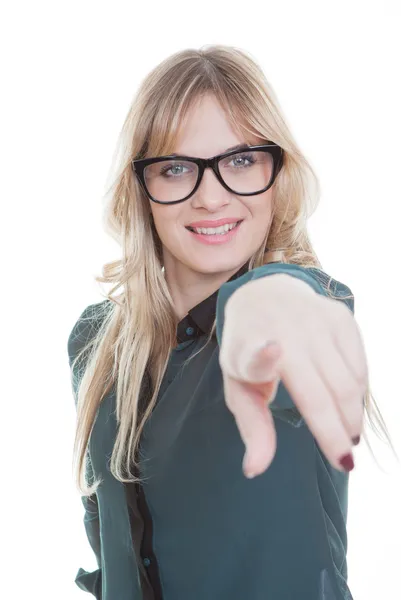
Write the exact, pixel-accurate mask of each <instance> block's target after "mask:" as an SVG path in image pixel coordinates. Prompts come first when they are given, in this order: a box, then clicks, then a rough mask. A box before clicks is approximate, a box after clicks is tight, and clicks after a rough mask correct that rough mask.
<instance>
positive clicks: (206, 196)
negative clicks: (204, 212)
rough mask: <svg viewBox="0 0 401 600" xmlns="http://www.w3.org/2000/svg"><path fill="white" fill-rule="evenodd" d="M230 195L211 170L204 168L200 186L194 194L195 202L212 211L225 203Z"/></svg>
mask: <svg viewBox="0 0 401 600" xmlns="http://www.w3.org/2000/svg"><path fill="white" fill-rule="evenodd" d="M230 196H231V194H230V192H229V191H228V190H226V189H225V188H224V187H223V186H222V185H221V183H220V181H219V180H218V179H217V177H216V174H215V173H214V172H213V170H212V169H209V168H208V169H205V171H204V173H203V177H202V181H201V182H200V186H199V187H198V189H197V190H196V193H195V194H194V199H195V202H196V203H199V204H201V205H202V206H204V207H205V208H207V209H208V210H211V211H212V210H213V209H214V208H219V207H220V206H222V205H224V204H227V203H228V202H229V200H230ZM195 197H196V198H195Z"/></svg>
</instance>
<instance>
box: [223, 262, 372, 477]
mask: <svg viewBox="0 0 401 600" xmlns="http://www.w3.org/2000/svg"><path fill="white" fill-rule="evenodd" d="M267 342H272V343H273V344H272V345H271V346H266V344H267ZM219 362H220V366H221V369H222V373H223V381H224V395H225V401H226V403H227V406H228V408H229V410H230V411H231V412H232V413H233V415H234V417H235V420H236V423H237V426H238V429H239V432H240V435H241V437H242V440H243V442H244V444H245V449H246V452H245V457H244V470H245V472H248V473H249V475H248V476H254V475H256V474H260V473H262V472H263V471H265V470H266V469H267V468H268V466H269V465H270V463H271V461H272V460H273V458H274V455H275V452H276V442H277V439H276V430H275V426H274V420H273V416H272V413H271V411H270V409H269V404H270V403H271V402H272V401H273V400H274V398H275V396H276V393H277V388H278V385H279V382H280V379H281V380H282V381H283V383H284V385H285V387H286V388H287V390H288V392H289V394H290V395H291V397H292V399H293V401H294V404H295V405H296V406H297V408H298V410H299V412H300V413H301V415H302V417H303V418H304V420H305V423H306V424H307V425H308V427H309V429H310V431H311V432H312V434H313V436H314V438H315V439H316V441H317V443H318V444H319V446H320V448H321V449H322V451H323V453H324V454H325V455H326V457H327V459H328V460H329V462H330V463H331V464H332V465H333V466H334V467H335V468H336V469H340V470H343V467H342V466H340V463H339V459H340V458H341V457H343V456H344V455H346V454H348V453H350V452H351V450H352V441H351V440H352V438H353V437H355V436H358V435H360V433H361V430H362V425H363V403H362V399H363V394H364V393H365V392H366V390H367V387H368V367H367V361H366V356H365V351H364V346H363V341H362V338H361V334H360V331H359V328H358V325H357V323H356V321H355V319H354V316H353V314H352V312H351V311H350V310H349V308H348V307H347V306H346V305H345V304H344V303H343V302H340V301H339V300H334V299H332V298H329V297H326V296H322V295H320V294H317V293H316V292H315V291H314V290H313V289H312V288H311V287H310V286H309V285H308V284H307V283H305V282H304V281H301V280H299V279H296V278H295V277H292V276H290V275H287V274H281V273H280V274H275V275H270V276H268V277H264V278H261V279H256V280H252V281H249V282H248V283H246V284H244V285H243V286H241V287H240V288H238V289H237V290H236V291H235V292H234V293H233V294H232V296H231V297H230V298H229V299H228V301H227V304H226V306H225V318H224V328H223V336H222V341H221V348H220V357H219Z"/></svg>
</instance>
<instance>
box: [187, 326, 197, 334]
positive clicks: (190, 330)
mask: <svg viewBox="0 0 401 600" xmlns="http://www.w3.org/2000/svg"><path fill="white" fill-rule="evenodd" d="M194 331H195V330H194V328H193V327H187V329H186V334H187V335H192V334H193V332H194Z"/></svg>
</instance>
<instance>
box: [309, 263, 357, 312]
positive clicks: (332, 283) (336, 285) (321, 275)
mask: <svg viewBox="0 0 401 600" xmlns="http://www.w3.org/2000/svg"><path fill="white" fill-rule="evenodd" d="M305 270H306V271H307V272H308V273H309V274H310V275H311V276H312V277H313V278H314V279H315V280H316V281H318V282H319V284H320V285H321V287H322V288H323V290H324V291H325V294H326V295H330V296H332V297H335V299H336V300H339V301H340V302H344V303H345V304H346V305H347V306H348V308H349V309H350V310H351V311H352V312H354V310H355V298H354V294H353V293H352V291H351V289H350V287H349V286H348V285H346V284H345V283H343V282H342V281H339V280H338V279H335V278H334V277H332V276H331V275H328V274H327V273H325V271H323V270H322V269H319V268H318V267H307V268H305Z"/></svg>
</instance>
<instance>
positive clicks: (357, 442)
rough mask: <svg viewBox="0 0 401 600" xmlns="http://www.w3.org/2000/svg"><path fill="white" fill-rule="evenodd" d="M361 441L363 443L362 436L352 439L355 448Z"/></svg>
mask: <svg viewBox="0 0 401 600" xmlns="http://www.w3.org/2000/svg"><path fill="white" fill-rule="evenodd" d="M360 441H361V436H360V435H357V436H356V437H353V438H352V443H353V444H354V446H357V445H358V444H359V442H360Z"/></svg>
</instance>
